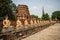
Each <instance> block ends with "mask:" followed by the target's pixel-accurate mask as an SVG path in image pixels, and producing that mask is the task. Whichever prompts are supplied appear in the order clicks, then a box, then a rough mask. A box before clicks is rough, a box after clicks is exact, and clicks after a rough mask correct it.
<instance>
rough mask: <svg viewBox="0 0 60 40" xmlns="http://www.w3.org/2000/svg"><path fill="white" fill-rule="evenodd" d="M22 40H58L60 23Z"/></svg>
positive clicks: (59, 38)
mask: <svg viewBox="0 0 60 40" xmlns="http://www.w3.org/2000/svg"><path fill="white" fill-rule="evenodd" d="M22 40H60V23H56V24H54V25H52V26H50V27H48V28H46V29H44V30H42V31H40V32H38V33H36V34H33V35H31V36H29V37H27V38H24V39H22Z"/></svg>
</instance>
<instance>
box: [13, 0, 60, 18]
mask: <svg viewBox="0 0 60 40" xmlns="http://www.w3.org/2000/svg"><path fill="white" fill-rule="evenodd" d="M13 2H14V3H15V4H16V5H18V4H24V5H27V6H28V8H29V12H30V14H34V15H38V16H39V17H41V15H42V7H44V11H45V13H48V14H49V15H50V16H51V14H52V12H54V11H57V10H58V11H60V0H13Z"/></svg>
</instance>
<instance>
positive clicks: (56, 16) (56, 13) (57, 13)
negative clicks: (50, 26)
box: [51, 11, 60, 20]
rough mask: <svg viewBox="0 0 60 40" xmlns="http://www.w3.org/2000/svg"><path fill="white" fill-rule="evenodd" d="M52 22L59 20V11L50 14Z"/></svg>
mask: <svg viewBox="0 0 60 40" xmlns="http://www.w3.org/2000/svg"><path fill="white" fill-rule="evenodd" d="M51 18H52V20H56V19H57V20H60V11H54V12H53V13H52V17H51Z"/></svg>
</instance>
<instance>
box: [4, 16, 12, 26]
mask: <svg viewBox="0 0 60 40" xmlns="http://www.w3.org/2000/svg"><path fill="white" fill-rule="evenodd" d="M3 25H4V27H10V25H11V22H10V20H8V17H6V18H5V20H3Z"/></svg>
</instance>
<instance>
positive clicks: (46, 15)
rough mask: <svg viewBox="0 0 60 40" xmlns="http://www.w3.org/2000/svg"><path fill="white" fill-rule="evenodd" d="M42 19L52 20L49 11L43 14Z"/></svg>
mask: <svg viewBox="0 0 60 40" xmlns="http://www.w3.org/2000/svg"><path fill="white" fill-rule="evenodd" d="M42 20H50V17H49V15H48V13H46V14H44V15H42Z"/></svg>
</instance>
